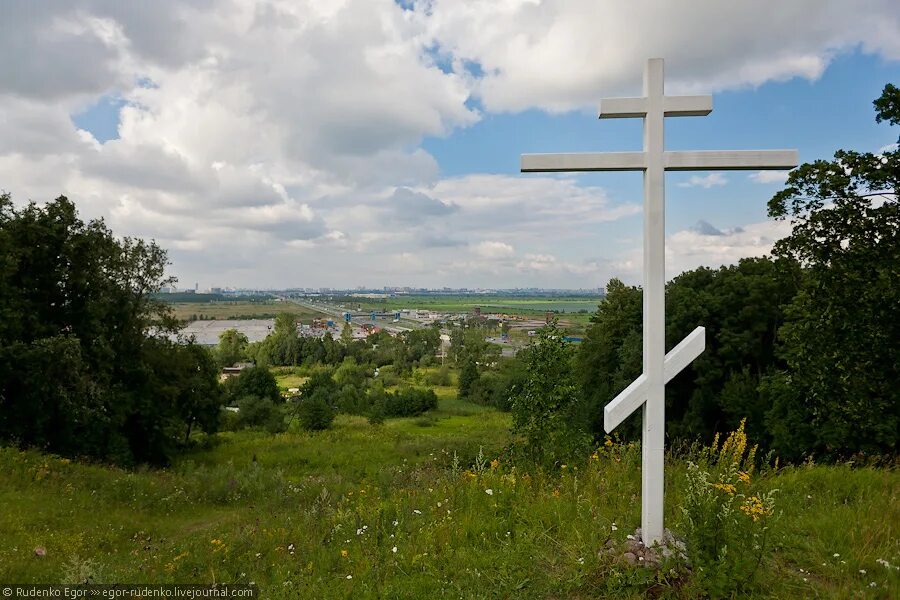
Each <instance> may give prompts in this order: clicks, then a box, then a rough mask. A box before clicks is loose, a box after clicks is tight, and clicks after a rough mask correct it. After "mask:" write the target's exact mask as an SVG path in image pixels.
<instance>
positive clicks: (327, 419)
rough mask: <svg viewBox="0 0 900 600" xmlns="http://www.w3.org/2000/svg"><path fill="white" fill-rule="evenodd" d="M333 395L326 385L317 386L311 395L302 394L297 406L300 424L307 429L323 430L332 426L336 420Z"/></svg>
mask: <svg viewBox="0 0 900 600" xmlns="http://www.w3.org/2000/svg"><path fill="white" fill-rule="evenodd" d="M331 401H332V396H331V395H330V394H329V392H328V391H327V390H326V389H325V388H324V387H319V388H316V390H315V391H314V392H313V393H312V394H311V395H309V396H306V395H304V396H302V397H301V398H300V403H299V404H298V406H297V417H298V419H299V420H300V426H301V427H302V428H303V429H305V430H306V431H322V430H325V429H328V428H330V427H331V423H332V422H333V421H334V409H333V408H332V406H331Z"/></svg>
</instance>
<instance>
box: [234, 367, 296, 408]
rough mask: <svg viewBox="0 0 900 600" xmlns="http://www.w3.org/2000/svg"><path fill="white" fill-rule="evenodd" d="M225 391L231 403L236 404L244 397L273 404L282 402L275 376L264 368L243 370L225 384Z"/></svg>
mask: <svg viewBox="0 0 900 600" xmlns="http://www.w3.org/2000/svg"><path fill="white" fill-rule="evenodd" d="M225 391H226V395H227V397H228V399H229V400H230V401H231V402H237V401H238V400H240V399H241V398H244V397H246V396H254V397H256V398H262V399H265V400H269V401H270V402H272V403H275V404H277V403H279V402H282V401H283V399H282V397H281V394H280V393H279V392H278V382H277V381H276V380H275V376H274V375H273V374H272V372H271V371H269V369H267V368H265V367H259V366H256V367H247V368H246V369H243V370H242V371H241V372H240V373H239V374H238V375H237V376H235V377H231V378H229V379H228V381H226V382H225Z"/></svg>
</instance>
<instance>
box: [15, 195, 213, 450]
mask: <svg viewBox="0 0 900 600" xmlns="http://www.w3.org/2000/svg"><path fill="white" fill-rule="evenodd" d="M165 266H166V254H165V251H163V250H162V249H161V248H160V247H159V246H157V245H156V244H155V243H153V242H144V241H142V240H135V239H130V238H124V239H116V238H115V237H114V236H113V235H112V233H111V232H110V231H109V229H107V228H106V226H105V225H104V224H103V222H102V221H91V222H89V223H84V222H82V221H81V220H80V219H79V218H78V216H77V214H76V210H75V206H74V205H73V204H72V203H71V202H70V201H69V200H68V199H66V198H65V197H60V198H58V199H56V200H55V201H52V202H49V203H47V204H46V205H44V206H38V205H36V204H34V203H32V204H29V205H28V206H25V207H23V208H21V209H16V208H15V207H14V205H13V203H12V199H11V198H10V197H9V195H6V194H4V195H0V440H2V441H4V442H11V443H15V444H19V445H21V446H36V447H40V448H44V449H47V450H50V451H53V452H56V453H59V454H64V455H70V456H71V455H84V456H91V457H96V458H101V459H105V460H111V461H115V462H121V463H126V464H131V463H137V462H151V463H164V462H167V461H168V459H169V458H170V457H171V455H172V453H173V452H174V451H175V449H176V447H177V445H178V444H179V443H180V442H181V441H182V440H183V439H184V438H186V437H187V436H189V435H190V432H191V430H192V428H194V427H195V426H199V427H201V428H202V429H204V430H206V431H215V430H216V428H217V425H218V415H219V405H220V397H219V386H218V382H217V381H216V376H217V369H216V365H215V362H214V360H213V359H212V357H211V356H210V354H209V352H207V351H206V350H204V349H203V348H201V347H198V346H196V345H194V344H192V343H187V344H184V345H180V344H178V343H176V342H175V341H173V340H172V339H171V334H173V333H174V332H175V331H176V324H175V321H174V319H173V318H172V317H171V315H170V313H169V312H168V310H167V309H166V308H165V305H164V304H162V303H161V302H159V301H158V300H156V299H154V298H153V294H154V292H157V291H158V290H159V289H160V287H162V286H163V285H166V284H169V283H171V281H170V280H167V279H165V278H164V270H165Z"/></svg>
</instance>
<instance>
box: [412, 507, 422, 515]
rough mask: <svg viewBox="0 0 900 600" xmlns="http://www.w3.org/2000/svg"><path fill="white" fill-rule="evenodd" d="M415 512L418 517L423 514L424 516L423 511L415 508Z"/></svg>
mask: <svg viewBox="0 0 900 600" xmlns="http://www.w3.org/2000/svg"><path fill="white" fill-rule="evenodd" d="M413 512H414V513H416V514H417V515H421V514H422V511H421V510H419V509H418V508H414V509H413Z"/></svg>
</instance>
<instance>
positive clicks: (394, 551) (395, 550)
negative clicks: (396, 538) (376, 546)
mask: <svg viewBox="0 0 900 600" xmlns="http://www.w3.org/2000/svg"><path fill="white" fill-rule="evenodd" d="M391 552H393V553H394V554H397V546H394V547H393V548H391Z"/></svg>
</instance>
